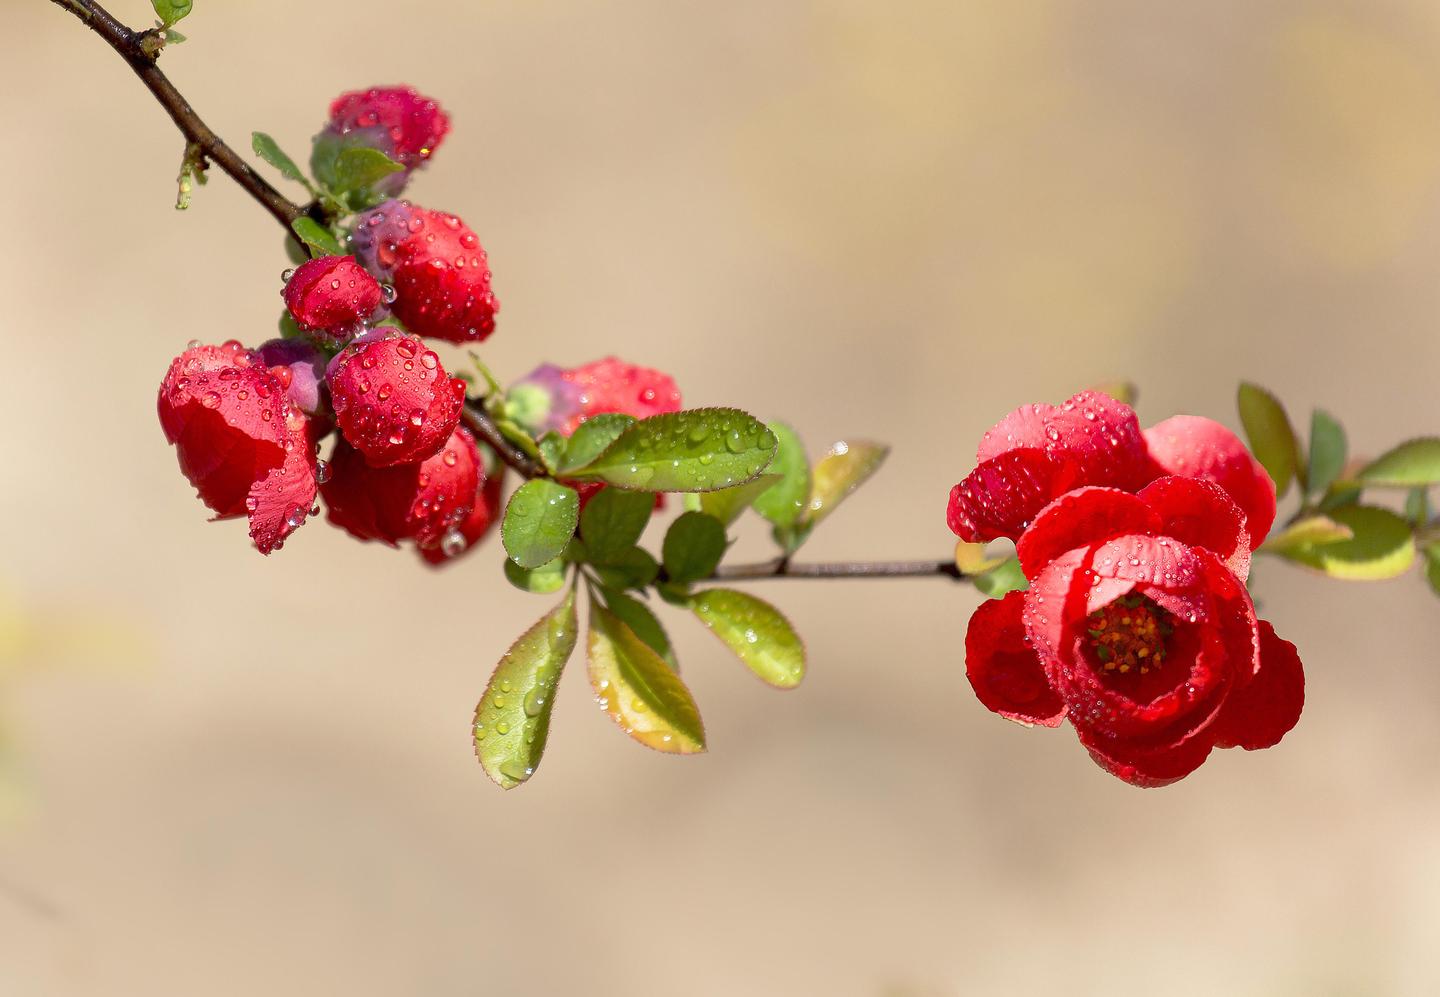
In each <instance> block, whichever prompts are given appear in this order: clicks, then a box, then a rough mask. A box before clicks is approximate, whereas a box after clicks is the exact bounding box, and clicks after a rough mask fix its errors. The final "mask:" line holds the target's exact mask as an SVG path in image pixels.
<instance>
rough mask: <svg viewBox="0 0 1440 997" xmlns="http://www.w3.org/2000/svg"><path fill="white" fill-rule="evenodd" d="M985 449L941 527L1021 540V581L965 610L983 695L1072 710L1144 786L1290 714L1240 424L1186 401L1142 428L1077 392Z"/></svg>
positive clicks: (1104, 751)
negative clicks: (1193, 410)
mask: <svg viewBox="0 0 1440 997" xmlns="http://www.w3.org/2000/svg"><path fill="white" fill-rule="evenodd" d="M977 460H978V462H979V464H978V466H977V467H976V468H975V470H974V471H973V472H971V474H970V475H969V476H968V477H966V478H965V480H964V481H962V482H960V483H959V484H957V485H956V486H955V488H954V490H953V491H952V492H951V494H950V504H949V510H948V520H949V524H950V528H951V529H952V530H954V532H955V533H956V535H958V536H959V537H960V539H961V540H962V541H966V542H970V543H981V542H984V541H988V540H993V539H997V538H1001V537H1005V538H1009V539H1011V540H1013V541H1015V546H1016V554H1017V556H1018V558H1019V564H1020V568H1021V569H1022V570H1023V572H1024V575H1025V579H1026V581H1027V582H1028V588H1027V589H1026V590H1024V591H1017V592H1011V593H1009V594H1007V595H1006V596H1005V597H1004V598H1003V599H998V600H992V601H988V602H986V603H983V604H982V605H981V606H980V608H979V609H978V610H976V612H975V615H974V616H973V617H972V618H971V620H970V628H969V632H968V634H967V636H966V640H965V650H966V670H967V673H968V675H969V678H970V682H971V685H972V686H973V687H974V689H975V692H976V695H977V696H978V697H979V699H980V701H981V703H983V704H984V705H985V706H986V707H988V708H989V709H990V710H992V711H994V712H996V713H998V714H1000V715H1001V716H1003V717H1006V718H1008V719H1010V720H1014V721H1017V722H1019V723H1023V724H1027V725H1029V724H1041V725H1044V726H1047V727H1055V726H1058V725H1059V724H1060V723H1061V721H1062V720H1065V719H1067V718H1068V719H1069V721H1070V723H1071V725H1072V726H1073V727H1074V728H1075V731H1076V733H1077V734H1078V735H1079V737H1080V742H1081V744H1083V745H1084V746H1085V748H1086V749H1088V750H1089V752H1090V754H1091V755H1092V756H1093V757H1094V759H1095V760H1096V761H1097V762H1098V763H1099V764H1100V765H1101V766H1102V767H1103V768H1105V769H1106V770H1107V771H1109V772H1111V773H1113V774H1114V775H1116V776H1118V777H1120V778H1121V779H1123V780H1125V781H1126V782H1129V783H1132V784H1135V785H1140V786H1159V785H1165V784H1166V783H1169V782H1174V781H1175V780H1177V779H1180V778H1182V777H1184V776H1185V775H1187V774H1188V773H1190V772H1191V771H1193V770H1194V769H1196V768H1197V767H1198V766H1199V765H1200V764H1201V763H1202V762H1204V761H1205V759H1206V757H1207V756H1208V755H1209V754H1210V751H1211V750H1212V749H1213V748H1216V747H1221V748H1225V747H1235V746H1239V747H1243V748H1247V749H1255V748H1266V747H1270V746H1272V745H1274V744H1276V743H1277V742H1279V740H1280V739H1281V737H1282V736H1284V734H1285V733H1286V732H1287V731H1289V730H1290V728H1292V727H1293V726H1295V723H1296V722H1297V721H1298V720H1299V718H1300V710H1301V707H1302V706H1303V703H1304V674H1303V671H1302V668H1301V665H1300V658H1299V656H1298V655H1297V654H1296V651H1295V647H1294V645H1292V644H1290V643H1289V642H1287V641H1284V640H1281V639H1280V638H1279V637H1277V636H1276V635H1275V631H1274V629H1273V628H1272V627H1271V626H1270V624H1269V623H1267V622H1265V621H1264V620H1258V619H1257V618H1256V616H1255V607H1254V604H1253V603H1252V602H1251V600H1250V596H1249V593H1248V592H1247V590H1246V585H1245V583H1246V579H1247V577H1248V575H1249V571H1250V555H1251V551H1252V549H1253V548H1254V547H1256V546H1258V545H1259V544H1260V543H1261V542H1262V541H1264V539H1265V537H1266V535H1267V534H1268V532H1269V530H1270V526H1271V524H1272V523H1273V522H1274V519H1275V487H1274V484H1273V483H1272V481H1271V479H1270V477H1269V475H1267V474H1266V472H1265V469H1264V468H1263V467H1262V466H1261V465H1260V464H1259V463H1258V462H1257V461H1256V460H1255V458H1254V457H1252V456H1251V454H1250V452H1249V451H1248V450H1247V449H1246V448H1245V445H1244V444H1243V443H1242V442H1241V441H1240V440H1239V438H1237V437H1236V436H1235V435H1234V434H1233V433H1231V432H1230V431H1229V430H1227V429H1226V428H1225V427H1223V426H1221V425H1220V424H1219V423H1216V422H1213V421H1211V420H1209V419H1204V418H1198V417H1194V416H1176V417H1174V418H1172V419H1167V420H1166V421H1164V422H1162V423H1160V424H1158V425H1156V426H1153V427H1151V428H1150V429H1148V430H1145V431H1143V432H1142V431H1141V429H1140V424H1139V422H1138V420H1137V419H1136V417H1135V413H1134V412H1133V411H1132V410H1131V409H1130V408H1129V406H1127V405H1123V404H1121V403H1120V402H1117V401H1115V400H1114V399H1112V398H1110V397H1108V396H1106V395H1103V394H1100V393H1097V392H1083V393H1081V394H1079V395H1076V396H1075V397H1074V398H1072V399H1070V400H1069V401H1067V402H1066V403H1064V404H1063V405H1060V406H1051V405H1029V406H1025V407H1024V408H1021V409H1018V410H1017V411H1015V412H1013V413H1011V414H1010V415H1009V416H1008V417H1007V418H1006V419H1004V420H1003V421H1002V422H1000V423H999V425H997V426H995V427H994V428H993V429H991V430H990V431H989V432H988V433H986V434H985V436H984V438H983V439H982V440H981V442H980V447H979V452H978V454H977Z"/></svg>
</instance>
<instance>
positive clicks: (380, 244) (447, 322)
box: [351, 201, 500, 343]
mask: <svg viewBox="0 0 1440 997" xmlns="http://www.w3.org/2000/svg"><path fill="white" fill-rule="evenodd" d="M351 238H352V243H353V245H354V248H355V255H356V257H357V258H358V259H359V260H360V262H361V263H363V264H364V265H365V267H366V268H367V269H368V270H369V271H370V272H371V273H373V274H375V275H377V276H379V277H380V278H381V279H384V280H388V281H389V282H390V283H391V284H392V285H394V288H395V301H394V302H393V303H392V304H391V306H390V307H391V311H393V312H394V313H395V316H396V317H397V318H399V319H400V321H402V322H404V323H405V325H406V327H407V328H408V329H410V331H411V332H413V333H415V334H416V335H417V336H429V337H432V338H434V339H444V340H449V341H450V342H453V343H463V342H471V341H478V340H483V339H485V338H486V337H488V336H489V335H490V334H491V333H492V332H494V331H495V313H496V312H497V311H499V310H500V303H499V302H498V301H497V300H495V295H494V293H493V292H492V291H491V290H490V263H489V261H488V260H487V258H486V256H485V250H484V249H482V248H481V247H480V240H479V239H477V238H476V236H475V233H474V232H472V231H470V229H469V228H467V227H466V226H465V223H464V222H462V221H461V220H460V219H459V218H457V217H456V216H454V215H447V214H444V213H443V212H439V211H428V210H426V209H425V208H419V207H415V206H414V205H412V204H410V203H409V202H408V201H386V202H385V203H384V204H382V205H380V206H379V207H378V208H376V209H375V210H373V211H370V212H367V213H366V214H364V215H361V216H360V219H359V221H357V222H356V224H355V229H354V232H353V233H352V236H351Z"/></svg>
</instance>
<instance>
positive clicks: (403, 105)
mask: <svg viewBox="0 0 1440 997" xmlns="http://www.w3.org/2000/svg"><path fill="white" fill-rule="evenodd" d="M330 127H331V128H332V129H334V130H335V131H337V132H339V133H341V134H342V135H348V134H350V133H352V132H356V131H363V132H368V133H371V134H372V135H373V139H374V141H373V142H371V143H367V144H370V145H371V146H372V147H373V148H376V149H379V150H380V151H381V152H383V153H385V154H386V155H387V156H389V157H390V158H391V159H393V160H395V161H396V162H398V163H400V164H401V165H403V166H404V167H405V168H406V169H407V170H410V169H414V168H415V167H417V166H419V165H421V164H422V163H424V161H425V160H427V159H429V158H430V156H431V155H432V154H433V153H434V152H435V150H436V149H438V148H439V147H440V143H441V142H442V141H443V140H444V138H445V135H446V133H447V132H449V131H450V118H449V116H448V115H446V113H445V112H444V111H443V110H441V109H440V105H439V104H437V103H436V102H435V101H434V100H431V99H430V98H429V97H426V96H425V95H424V94H421V93H419V92H417V91H416V90H415V89H413V88H412V87H406V86H395V87H372V88H370V89H369V90H355V91H352V92H350V93H343V94H341V95H340V96H339V97H337V98H335V101H334V103H332V104H331V105H330Z"/></svg>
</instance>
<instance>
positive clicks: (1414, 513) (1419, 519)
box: [1405, 486, 1431, 527]
mask: <svg viewBox="0 0 1440 997" xmlns="http://www.w3.org/2000/svg"><path fill="white" fill-rule="evenodd" d="M1430 515H1431V509H1430V489H1428V488H1426V487H1424V486H1421V487H1419V488H1412V489H1410V493H1409V494H1408V495H1406V496H1405V518H1406V519H1408V520H1410V523H1411V525H1412V526H1417V527H1418V526H1424V525H1425V524H1426V523H1427V522H1429V520H1430Z"/></svg>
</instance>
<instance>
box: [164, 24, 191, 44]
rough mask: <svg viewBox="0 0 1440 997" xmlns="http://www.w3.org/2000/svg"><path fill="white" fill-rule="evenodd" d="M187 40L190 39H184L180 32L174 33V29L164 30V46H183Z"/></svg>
mask: <svg viewBox="0 0 1440 997" xmlns="http://www.w3.org/2000/svg"><path fill="white" fill-rule="evenodd" d="M189 40H190V39H188V38H186V37H185V36H184V35H182V34H181V33H180V32H178V31H176V30H175V29H174V28H166V29H165V44H166V45H183V44H184V43H185V42H187V41H189Z"/></svg>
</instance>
